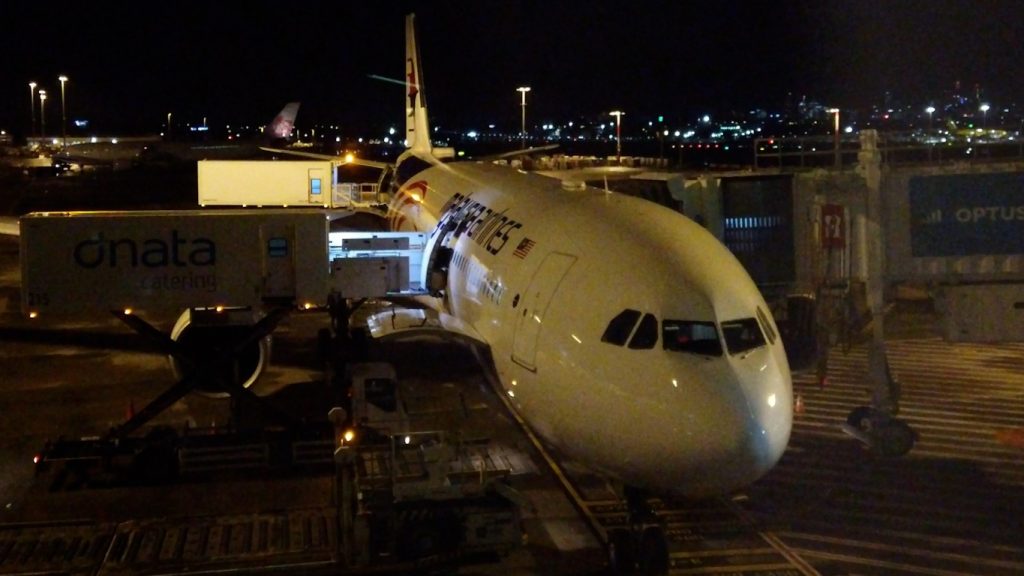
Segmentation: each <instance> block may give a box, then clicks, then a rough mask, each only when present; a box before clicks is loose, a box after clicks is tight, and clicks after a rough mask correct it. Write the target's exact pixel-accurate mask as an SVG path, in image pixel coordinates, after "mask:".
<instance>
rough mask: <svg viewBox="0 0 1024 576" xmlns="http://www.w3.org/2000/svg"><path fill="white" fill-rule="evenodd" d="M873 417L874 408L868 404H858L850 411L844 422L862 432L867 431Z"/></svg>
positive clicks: (870, 426) (869, 428) (869, 429)
mask: <svg viewBox="0 0 1024 576" xmlns="http://www.w3.org/2000/svg"><path fill="white" fill-rule="evenodd" d="M874 419H875V409H874V408H871V407H870V406H858V407H856V408H854V409H853V410H851V411H850V415H849V416H847V417H846V423H847V424H849V425H850V426H853V427H854V428H856V429H858V430H861V431H863V432H869V431H871V428H872V422H873V421H874Z"/></svg>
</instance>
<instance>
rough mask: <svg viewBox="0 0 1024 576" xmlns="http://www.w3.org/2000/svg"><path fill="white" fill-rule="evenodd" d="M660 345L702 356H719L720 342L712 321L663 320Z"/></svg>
mask: <svg viewBox="0 0 1024 576" xmlns="http://www.w3.org/2000/svg"><path fill="white" fill-rule="evenodd" d="M661 337H662V342H663V344H662V346H663V347H664V348H665V350H672V351H675V352H691V353H693V354H702V355H704V356H721V355H722V344H721V342H719V341H718V331H717V330H715V324H714V323H713V322H691V321H689V320H665V321H664V322H662V325H661Z"/></svg>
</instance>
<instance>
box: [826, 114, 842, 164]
mask: <svg viewBox="0 0 1024 576" xmlns="http://www.w3.org/2000/svg"><path fill="white" fill-rule="evenodd" d="M828 113H829V114H832V115H833V119H832V154H833V155H835V165H836V168H839V167H841V166H842V165H843V155H842V154H841V153H840V151H839V108H829V109H828Z"/></svg>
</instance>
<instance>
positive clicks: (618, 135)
mask: <svg viewBox="0 0 1024 576" xmlns="http://www.w3.org/2000/svg"><path fill="white" fill-rule="evenodd" d="M608 114H610V115H611V116H615V161H616V163H618V164H622V117H623V116H625V115H626V113H625V112H623V111H621V110H612V111H611V112H609V113H608Z"/></svg>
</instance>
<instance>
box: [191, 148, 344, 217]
mask: <svg viewBox="0 0 1024 576" xmlns="http://www.w3.org/2000/svg"><path fill="white" fill-rule="evenodd" d="M196 165H197V166H198V168H197V169H198V177H199V180H198V184H199V185H198V188H199V205H200V206H283V207H292V206H310V207H312V206H316V207H320V208H334V207H337V206H336V204H337V203H338V202H339V201H341V200H342V199H341V198H335V196H336V195H335V194H334V190H335V188H336V187H337V186H336V185H337V165H336V164H335V163H334V162H332V161H330V160H200V161H198V162H197V163H196ZM345 200H346V201H347V198H346V199H345Z"/></svg>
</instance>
